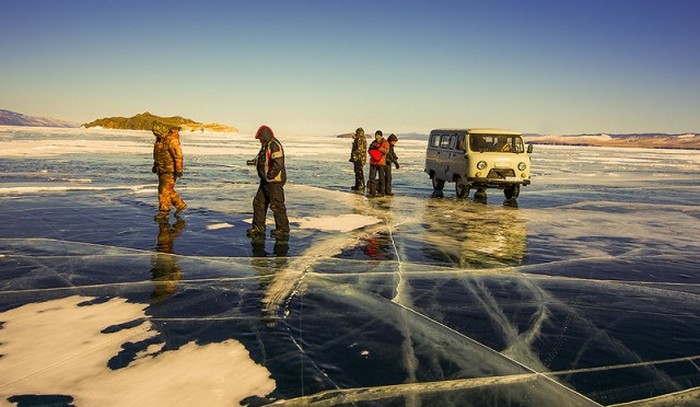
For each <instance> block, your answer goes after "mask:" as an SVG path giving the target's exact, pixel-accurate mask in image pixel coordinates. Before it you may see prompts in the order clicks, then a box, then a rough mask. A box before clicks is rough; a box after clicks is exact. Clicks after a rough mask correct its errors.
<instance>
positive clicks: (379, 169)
mask: <svg viewBox="0 0 700 407" xmlns="http://www.w3.org/2000/svg"><path fill="white" fill-rule="evenodd" d="M385 169H386V166H385V165H375V164H370V165H369V194H370V195H384V181H385V179H384V178H385V175H384V173H385ZM377 177H379V180H378V181H379V190H377Z"/></svg>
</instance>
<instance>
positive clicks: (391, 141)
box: [384, 133, 399, 195]
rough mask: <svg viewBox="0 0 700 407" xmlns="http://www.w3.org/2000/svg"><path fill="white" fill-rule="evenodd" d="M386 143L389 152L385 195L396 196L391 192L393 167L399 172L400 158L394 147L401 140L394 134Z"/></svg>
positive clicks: (385, 174) (385, 168) (385, 171)
mask: <svg viewBox="0 0 700 407" xmlns="http://www.w3.org/2000/svg"><path fill="white" fill-rule="evenodd" d="M386 141H387V142H389V152H388V153H387V155H386V165H385V166H384V194H386V195H394V193H393V192H391V166H392V165H394V166H395V167H396V169H397V170H398V169H399V157H397V156H396V153H395V152H394V146H395V145H396V142H397V141H399V138H398V137H396V136H395V135H394V133H392V134H390V135H389V137H387V139H386Z"/></svg>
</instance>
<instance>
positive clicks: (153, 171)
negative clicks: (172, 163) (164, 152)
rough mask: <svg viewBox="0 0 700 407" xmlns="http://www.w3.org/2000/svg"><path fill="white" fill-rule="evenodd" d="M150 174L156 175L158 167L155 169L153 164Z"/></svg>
mask: <svg viewBox="0 0 700 407" xmlns="http://www.w3.org/2000/svg"><path fill="white" fill-rule="evenodd" d="M151 172H152V173H154V174H156V173H157V172H158V167H156V165H155V164H153V167H151Z"/></svg>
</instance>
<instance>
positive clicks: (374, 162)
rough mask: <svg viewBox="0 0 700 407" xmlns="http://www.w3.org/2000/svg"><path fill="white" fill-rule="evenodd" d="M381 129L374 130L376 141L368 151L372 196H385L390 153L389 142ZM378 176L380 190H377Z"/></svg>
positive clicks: (370, 193)
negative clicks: (387, 158) (388, 155)
mask: <svg viewBox="0 0 700 407" xmlns="http://www.w3.org/2000/svg"><path fill="white" fill-rule="evenodd" d="M383 136H384V134H383V133H382V131H381V130H377V131H376V132H374V141H373V142H372V144H370V145H369V149H368V150H367V153H368V154H369V156H370V159H369V194H368V195H367V196H368V197H370V198H374V197H375V196H384V181H385V179H384V178H385V174H384V170H385V165H386V155H387V154H388V153H389V143H388V142H387V141H386V140H385V139H384V137H383ZM377 177H379V180H378V181H379V182H378V183H379V190H377Z"/></svg>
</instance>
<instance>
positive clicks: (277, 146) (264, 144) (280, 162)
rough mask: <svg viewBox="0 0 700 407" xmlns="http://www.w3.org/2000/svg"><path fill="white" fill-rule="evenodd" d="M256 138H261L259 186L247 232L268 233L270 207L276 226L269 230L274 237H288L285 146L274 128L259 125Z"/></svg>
mask: <svg viewBox="0 0 700 407" xmlns="http://www.w3.org/2000/svg"><path fill="white" fill-rule="evenodd" d="M255 138H256V139H258V140H260V152H258V156H257V158H256V159H255V160H256V167H257V170H258V177H260V186H259V187H258V192H257V193H256V194H255V198H253V226H252V227H251V228H250V229H248V230H247V231H246V234H247V235H248V236H251V237H255V236H261V235H264V234H265V217H266V216H267V208H268V207H269V208H270V209H271V210H272V214H273V215H274V217H275V229H274V230H272V231H270V236H272V237H274V238H284V237H288V236H289V219H288V218H287V207H286V206H285V204H284V188H283V187H284V184H285V183H286V182H287V170H286V169H285V167H284V149H283V148H282V144H281V143H280V142H279V140H277V139H276V138H275V134H274V133H273V132H272V129H271V128H269V127H267V126H260V128H259V129H258V131H257V133H255Z"/></svg>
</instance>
